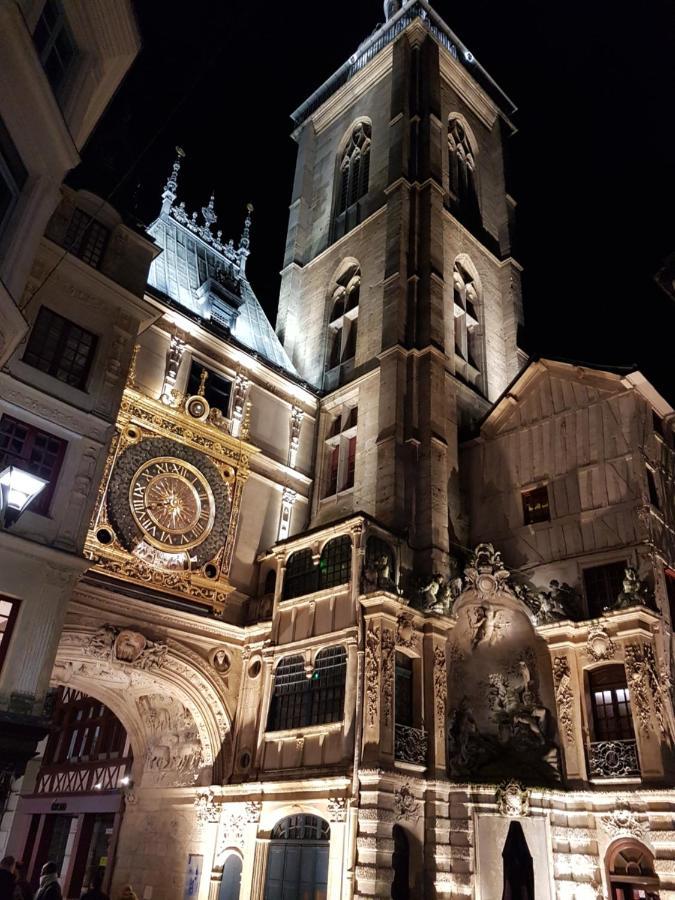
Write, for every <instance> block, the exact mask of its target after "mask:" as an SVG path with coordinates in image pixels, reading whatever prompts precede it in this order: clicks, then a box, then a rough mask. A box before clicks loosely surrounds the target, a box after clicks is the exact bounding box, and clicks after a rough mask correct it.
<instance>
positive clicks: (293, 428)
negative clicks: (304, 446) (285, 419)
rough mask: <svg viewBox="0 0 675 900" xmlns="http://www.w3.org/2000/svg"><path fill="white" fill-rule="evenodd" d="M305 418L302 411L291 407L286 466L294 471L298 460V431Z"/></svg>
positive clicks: (296, 407)
mask: <svg viewBox="0 0 675 900" xmlns="http://www.w3.org/2000/svg"><path fill="white" fill-rule="evenodd" d="M304 418H305V413H304V410H302V409H300V407H299V406H292V407H291V421H290V432H291V433H290V441H289V445H288V465H289V466H290V468H291V469H294V468H295V466H296V463H297V460H298V449H299V447H300V430H301V428H302V420H303V419H304Z"/></svg>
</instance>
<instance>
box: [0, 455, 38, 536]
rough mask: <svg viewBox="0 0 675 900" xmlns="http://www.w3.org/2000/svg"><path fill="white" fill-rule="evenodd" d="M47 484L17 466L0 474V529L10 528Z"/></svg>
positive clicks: (10, 467)
mask: <svg viewBox="0 0 675 900" xmlns="http://www.w3.org/2000/svg"><path fill="white" fill-rule="evenodd" d="M48 483H49V482H47V481H46V480H45V479H44V478H38V476H37V475H31V474H30V472H26V471H25V470H24V469H19V468H18V467H17V466H7V468H6V469H3V470H2V472H0V528H11V527H12V525H14V523H15V522H16V521H17V519H18V518H19V516H20V515H21V514H22V513H23V512H24V511H25V510H26V508H27V506H28V505H29V503H30V502H31V501H32V500H34V499H35V497H37V495H38V494H39V493H40V491H41V490H43V488H44V487H46V485H47V484H48Z"/></svg>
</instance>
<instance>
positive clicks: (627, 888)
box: [607, 839, 659, 900]
mask: <svg viewBox="0 0 675 900" xmlns="http://www.w3.org/2000/svg"><path fill="white" fill-rule="evenodd" d="M612 847H613V849H612V851H611V854H612V855H611V858H610V860H609V864H608V866H607V870H608V872H609V886H610V890H611V898H612V900H658V898H659V878H658V876H657V875H656V873H655V872H654V861H653V858H652V856H651V855H650V853H649V852H648V851H647V849H646V848H645V847H644V846H642V844H639V843H637V841H635V842H630V843H629V842H628V841H627V840H626V839H624V840H623V841H621V843H619V844H618V845H617V844H616V842H614V843H613V845H612Z"/></svg>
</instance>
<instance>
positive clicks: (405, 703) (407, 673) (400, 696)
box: [394, 653, 413, 726]
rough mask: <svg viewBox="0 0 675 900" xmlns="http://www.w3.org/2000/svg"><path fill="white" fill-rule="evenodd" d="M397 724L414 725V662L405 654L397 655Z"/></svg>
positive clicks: (395, 687)
mask: <svg viewBox="0 0 675 900" xmlns="http://www.w3.org/2000/svg"><path fill="white" fill-rule="evenodd" d="M394 702H395V707H396V724H397V725H408V726H411V725H412V724H413V661H412V659H410V657H409V656H406V655H405V654H403V653H397V654H396V680H395V683H394Z"/></svg>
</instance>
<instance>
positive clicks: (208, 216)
mask: <svg viewBox="0 0 675 900" xmlns="http://www.w3.org/2000/svg"><path fill="white" fill-rule="evenodd" d="M215 202H216V196H215V194H214V192H213V191H211V196H210V197H209V205H208V206H202V215H203V216H204V221H205V222H206V227H207V228H208V229H209V230H210V229H211V228H212V227H213V226H214V225H215V224H216V222H217V221H218V216H217V215H216V210H215Z"/></svg>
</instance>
